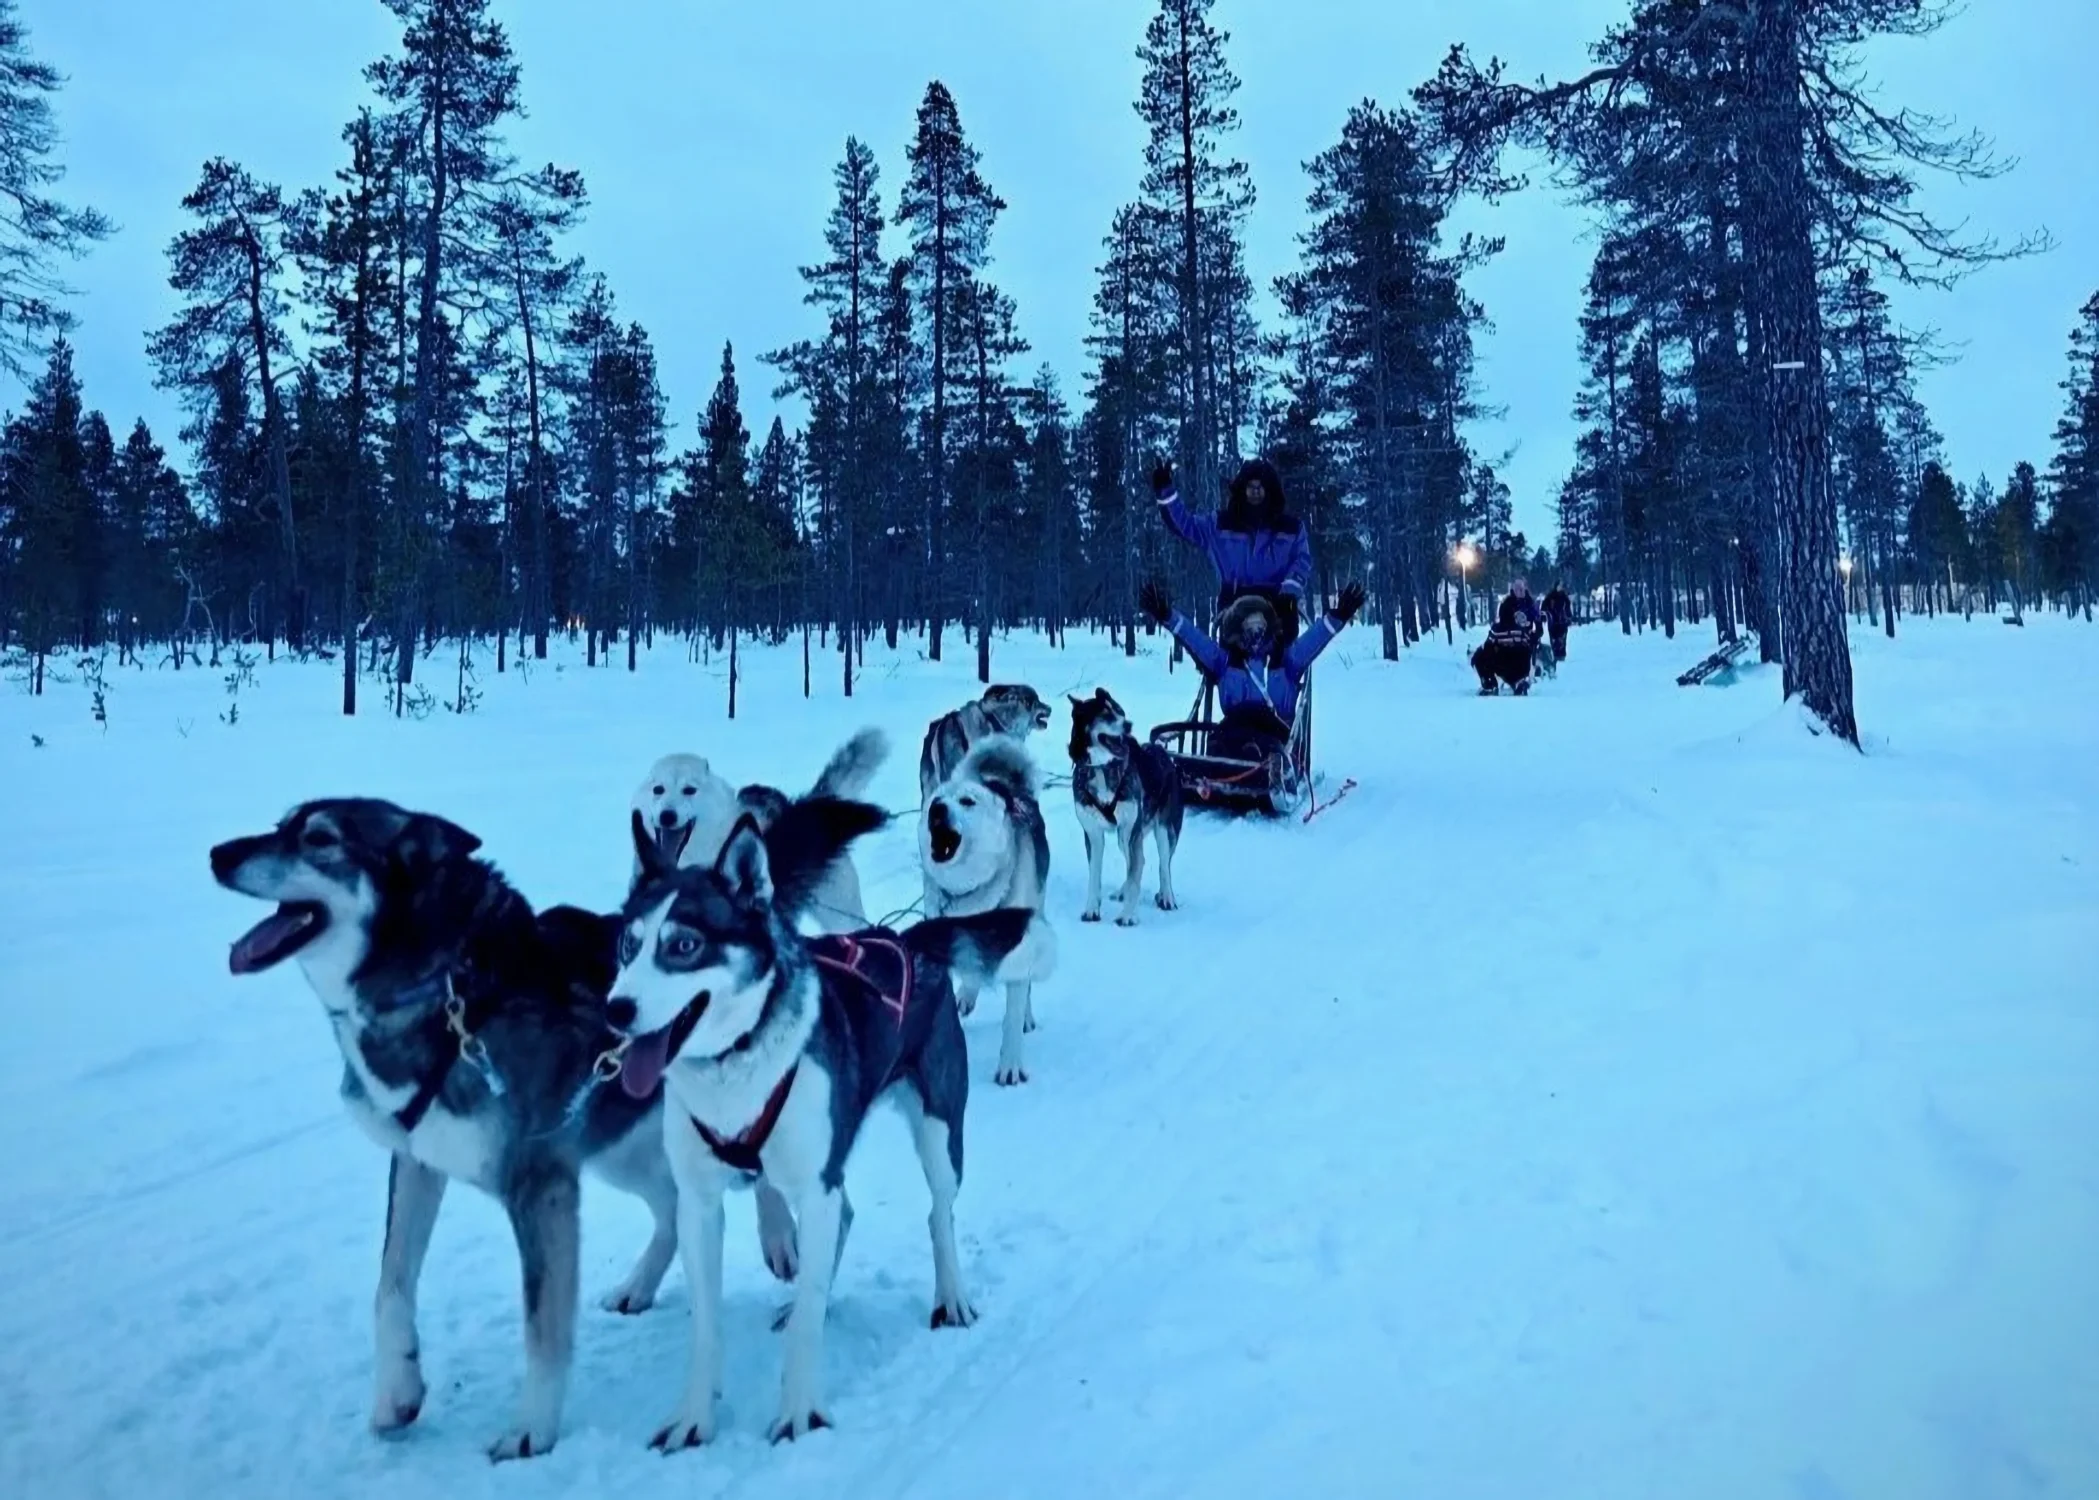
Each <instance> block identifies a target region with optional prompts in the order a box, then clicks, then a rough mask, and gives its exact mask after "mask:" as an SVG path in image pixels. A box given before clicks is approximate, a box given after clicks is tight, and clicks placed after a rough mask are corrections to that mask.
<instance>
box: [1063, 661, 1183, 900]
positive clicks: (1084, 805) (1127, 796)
mask: <svg viewBox="0 0 2099 1500" xmlns="http://www.w3.org/2000/svg"><path fill="white" fill-rule="evenodd" d="M1070 754H1071V800H1072V804H1073V805H1074V806H1075V807H1076V808H1077V809H1078V813H1079V830H1080V832H1082V833H1083V834H1084V835H1085V837H1086V908H1085V910H1084V912H1082V913H1081V914H1080V916H1079V920H1080V921H1081V922H1098V921H1099V920H1100V919H1101V865H1102V863H1103V862H1104V861H1105V860H1106V858H1107V853H1108V836H1109V835H1110V834H1113V835H1114V836H1115V839H1116V841H1117V842H1118V843H1119V844H1120V845H1121V847H1122V858H1123V879H1122V894H1121V896H1120V898H1119V899H1120V900H1121V903H1122V910H1121V911H1120V912H1118V913H1117V914H1116V917H1115V925H1116V926H1118V927H1135V926H1136V925H1137V903H1138V898H1139V897H1141V896H1142V895H1143V894H1144V845H1145V842H1146V840H1150V841H1151V842H1152V843H1153V844H1155V845H1156V846H1157V847H1158V851H1159V894H1158V898H1157V902H1158V907H1159V910H1161V911H1174V910H1176V909H1177V908H1178V907H1179V904H1180V903H1179V901H1178V900H1177V898H1176V897H1175V896H1174V893H1173V856H1174V851H1175V850H1176V849H1178V848H1179V847H1180V842H1181V823H1182V820H1183V816H1184V809H1183V807H1182V802H1181V778H1180V773H1179V772H1178V771H1176V770H1175V769H1174V764H1173V757H1172V756H1170V755H1168V754H1167V753H1166V752H1165V751H1164V750H1161V749H1160V748H1159V747H1158V746H1157V745H1151V744H1146V743H1144V742H1143V741H1141V740H1139V739H1138V738H1137V729H1136V726H1135V725H1134V724H1132V723H1131V722H1130V716H1129V715H1128V714H1127V713H1125V712H1124V711H1123V707H1122V705H1121V704H1120V703H1117V702H1116V701H1115V697H1114V695H1113V694H1111V693H1110V692H1109V691H1108V690H1107V689H1106V688H1095V689H1094V692H1093V696H1092V697H1091V698H1081V697H1079V696H1078V695H1077V694H1076V693H1074V694H1072V695H1071V745H1070Z"/></svg>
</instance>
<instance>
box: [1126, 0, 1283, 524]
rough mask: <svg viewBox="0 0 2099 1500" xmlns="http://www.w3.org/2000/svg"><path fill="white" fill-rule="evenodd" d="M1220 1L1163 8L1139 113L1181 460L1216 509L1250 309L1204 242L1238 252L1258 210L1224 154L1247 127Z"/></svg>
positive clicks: (1165, 2)
mask: <svg viewBox="0 0 2099 1500" xmlns="http://www.w3.org/2000/svg"><path fill="white" fill-rule="evenodd" d="M1214 3H1215V0H1158V9H1157V11H1155V12H1154V13H1153V15H1152V18H1151V21H1150V23H1149V24H1148V25H1147V26H1146V27H1145V31H1144V42H1143V44H1142V45H1141V46H1140V47H1139V48H1138V51H1137V57H1138V60H1139V61H1140V62H1142V63H1143V64H1144V81H1143V83H1142V85H1141V86H1140V89H1139V93H1138V97H1137V103H1136V109H1137V115H1138V118H1140V119H1141V120H1143V121H1144V124H1145V129H1146V141H1145V148H1144V182H1143V188H1142V192H1143V195H1144V202H1145V205H1146V206H1147V207H1148V208H1149V209H1151V210H1152V211H1153V212H1154V213H1156V214H1157V215H1158V216H1159V219H1160V221H1161V223H1162V224H1170V225H1172V226H1173V228H1172V231H1171V236H1172V244H1173V250H1174V255H1173V261H1172V268H1171V272H1170V276H1171V280H1170V286H1171V289H1172V295H1173V298H1174V305H1175V311H1176V313H1177V314H1178V316H1177V318H1176V329H1177V335H1178V343H1177V346H1176V348H1175V351H1174V352H1175V355H1176V357H1177V361H1178V364H1179V367H1180V372H1181V375H1182V379H1183V381H1184V385H1183V399H1182V403H1181V407H1180V413H1179V415H1180V423H1181V429H1180V434H1179V459H1180V467H1181V471H1182V474H1183V483H1184V486H1185V487H1186V489H1187V493H1188V495H1189V496H1190V498H1191V499H1192V500H1194V501H1195V502H1196V503H1198V504H1200V505H1208V504H1209V503H1210V502H1211V501H1212V499H1213V498H1214V497H1215V496H1216V495H1217V494H1218V493H1219V490H1220V483H1219V480H1220V472H1219V471H1220V468H1221V464H1222V461H1223V458H1224V457H1225V454H1224V453H1223V452H1222V451H1221V450H1222V445H1223V439H1224V433H1223V432H1222V430H1221V429H1222V424H1221V423H1220V421H1219V413H1218V406H1219V402H1218V395H1219V386H1220V384H1222V383H1223V382H1221V380H1220V378H1219V373H1220V368H1221V367H1223V366H1224V365H1225V364H1226V361H1227V360H1228V359H1229V357H1230V355H1231V353H1232V351H1233V349H1234V347H1235V345H1234V343H1233V341H1232V338H1231V333H1230V329H1229V323H1230V319H1229V317H1228V316H1220V315H1221V314H1228V312H1229V310H1231V309H1233V308H1234V307H1235V305H1238V306H1243V301H1239V300H1238V299H1236V298H1235V296H1234V293H1233V289H1232V287H1231V285H1230V275H1229V270H1230V267H1231V266H1232V265H1233V263H1234V256H1233V254H1232V253H1231V251H1230V250H1224V251H1223V252H1222V253H1220V252H1219V251H1217V250H1212V251H1210V252H1209V253H1207V254H1206V249H1205V240H1206V237H1209V236H1216V237H1218V238H1219V239H1220V240H1223V241H1229V242H1231V244H1232V245H1233V246H1234V247H1235V246H1236V240H1237V233H1238V224H1239V222H1240V221H1241V220H1242V219H1243V218H1244V216H1245V215H1246V213H1247V211H1248V210H1249V209H1250V208H1251V207H1252V206H1253V200H1254V193H1253V186H1252V182H1251V180H1250V178H1249V175H1248V173H1247V170H1246V164H1245V163H1244V162H1241V161H1239V160H1237V159H1235V158H1231V157H1228V156H1226V155H1224V137H1226V136H1227V135H1229V134H1231V132H1233V131H1234V130H1236V129H1238V127H1239V115H1238V111H1236V110H1235V109H1233V108H1232V106H1231V102H1230V101H1231V97H1232V95H1233V94H1234V93H1235V92H1237V90H1238V87H1239V80H1238V78H1237V77H1236V76H1234V74H1233V73H1232V70H1231V67H1230V65H1229V64H1228V63H1226V61H1225V45H1226V44H1227V43H1228V42H1229V41H1230V40H1231V36H1230V33H1228V32H1225V31H1222V30H1220V29H1219V28H1217V27H1216V26H1213V25H1212V24H1211V22H1210V9H1211V7H1212V5H1213V4H1214Z"/></svg>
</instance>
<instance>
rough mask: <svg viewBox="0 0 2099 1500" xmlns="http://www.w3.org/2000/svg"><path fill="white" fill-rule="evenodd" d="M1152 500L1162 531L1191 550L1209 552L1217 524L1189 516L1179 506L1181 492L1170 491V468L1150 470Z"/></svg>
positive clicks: (1207, 517) (1208, 517) (1206, 517)
mask: <svg viewBox="0 0 2099 1500" xmlns="http://www.w3.org/2000/svg"><path fill="white" fill-rule="evenodd" d="M1152 498H1154V499H1155V500H1157V501H1158V502H1159V516H1160V518H1161V519H1162V520H1164V521H1165V522H1166V529H1167V530H1168V531H1170V532H1172V533H1173V534H1174V535H1175V536H1177V537H1179V538H1180V539H1181V540H1182V541H1184V542H1186V543H1188V544H1189V545H1190V546H1192V547H1200V548H1202V550H1203V551H1204V552H1210V551H1211V550H1212V547H1213V544H1214V543H1215V542H1216V541H1217V522H1216V520H1215V519H1214V518H1213V517H1210V516H1198V515H1191V514H1190V513H1189V510H1188V507H1187V506H1185V505H1183V504H1182V503H1181V492H1180V491H1179V490H1177V489H1176V488H1174V483H1173V469H1172V467H1171V466H1170V465H1167V464H1160V465H1159V466H1158V467H1157V468H1156V469H1154V470H1152Z"/></svg>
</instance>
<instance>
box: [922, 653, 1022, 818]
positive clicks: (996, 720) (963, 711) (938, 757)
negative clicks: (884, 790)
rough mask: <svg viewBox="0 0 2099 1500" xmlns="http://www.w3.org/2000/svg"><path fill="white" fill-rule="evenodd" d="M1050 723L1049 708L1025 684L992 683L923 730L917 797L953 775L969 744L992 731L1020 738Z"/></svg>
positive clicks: (930, 791)
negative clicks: (923, 737) (969, 700)
mask: <svg viewBox="0 0 2099 1500" xmlns="http://www.w3.org/2000/svg"><path fill="white" fill-rule="evenodd" d="M1049 726H1050V707H1049V705H1048V704H1047V703H1044V702H1043V701H1042V697H1041V695H1040V694H1039V693H1037V692H1036V691H1035V690H1034V689H1033V688H1031V687H1029V686H1027V685H1026V684H1025V683H994V684H992V685H991V686H990V687H988V688H986V689H984V696H983V697H981V698H979V699H977V701H976V702H974V703H965V704H963V705H962V706H961V707H960V708H958V709H956V710H955V711H954V712H953V713H951V714H942V715H941V716H940V717H939V718H937V719H935V720H934V721H933V722H932V724H931V726H930V727H929V728H927V730H926V742H925V744H924V745H923V746H921V747H920V748H919V752H918V800H919V801H920V803H921V804H923V803H924V802H925V800H926V799H927V798H929V797H931V796H932V795H933V788H934V787H936V786H938V785H940V783H941V782H943V781H945V780H947V779H948V778H949V777H950V776H952V775H954V774H955V767H957V766H959V765H961V764H962V757H963V756H965V755H967V754H968V753H969V752H970V749H971V747H973V746H974V745H976V744H977V743H978V742H980V741H982V740H984V739H986V738H988V737H990V736H991V735H994V734H1004V735H1011V736H1012V737H1013V738H1014V739H1016V740H1024V739H1026V738H1027V737H1028V736H1029V735H1030V734H1033V733H1034V732H1035V731H1036V730H1038V729H1047V728H1049Z"/></svg>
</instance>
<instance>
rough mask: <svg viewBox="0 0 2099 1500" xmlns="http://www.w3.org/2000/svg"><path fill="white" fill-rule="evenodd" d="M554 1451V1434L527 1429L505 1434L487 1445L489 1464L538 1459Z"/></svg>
mask: <svg viewBox="0 0 2099 1500" xmlns="http://www.w3.org/2000/svg"><path fill="white" fill-rule="evenodd" d="M553 1451H554V1434H553V1432H552V1431H551V1430H546V1431H534V1430H533V1429H531V1428H529V1427H525V1428H519V1429H518V1430H517V1431H515V1432H506V1433H504V1434H503V1435H502V1436H501V1437H499V1438H497V1439H496V1440H495V1441H494V1442H492V1443H490V1444H489V1445H488V1459H489V1462H490V1463H498V1464H504V1463H509V1462H510V1461H511V1460H512V1459H515V1458H539V1457H541V1456H542V1455H544V1454H548V1453H551V1452H553Z"/></svg>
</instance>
